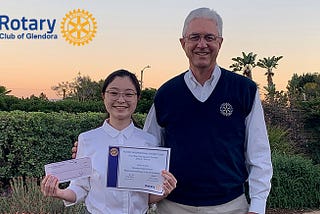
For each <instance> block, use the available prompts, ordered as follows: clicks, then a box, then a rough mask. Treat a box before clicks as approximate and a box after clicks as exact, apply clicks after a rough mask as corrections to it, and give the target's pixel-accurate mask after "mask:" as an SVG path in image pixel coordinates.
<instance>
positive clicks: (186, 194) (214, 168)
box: [154, 68, 257, 206]
mask: <svg viewBox="0 0 320 214" xmlns="http://www.w3.org/2000/svg"><path fill="white" fill-rule="evenodd" d="M184 74H185V73H183V74H180V75H178V76H176V77H174V78H173V79H171V80H169V81H168V82H166V83H165V84H164V85H163V86H161V87H160V88H159V90H158V92H157V94H156V97H155V101H154V104H155V109H156V116H157V121H158V124H159V125H160V126H161V127H163V128H164V130H165V131H164V141H165V145H164V146H165V147H169V148H171V160H170V171H171V172H172V173H173V175H174V176H175V177H176V178H177V180H178V183H177V187H176V189H175V190H174V191H173V192H172V193H171V194H170V195H169V196H168V199H169V200H171V201H174V202H177V203H181V204H185V205H191V206H214V205H219V204H223V203H226V202H229V201H231V200H233V199H235V198H236V197H238V196H240V195H241V194H243V184H244V183H245V181H246V179H247V177H248V173H247V170H246V164H245V130H246V127H245V119H246V117H247V116H248V114H249V113H250V111H251V108H252V105H253V102H254V98H255V94H256V90H257V87H256V84H255V83H254V82H253V81H251V80H249V79H248V78H246V77H243V76H240V75H238V74H235V73H232V72H230V71H227V70H225V69H222V68H221V77H220V79H219V81H218V83H217V85H216V87H215V89H214V90H213V92H212V94H211V95H210V97H209V98H208V99H207V100H206V101H205V102H200V101H198V100H197V99H196V98H195V97H194V96H193V94H192V93H191V91H190V90H189V89H188V87H187V85H186V83H185V81H184Z"/></svg>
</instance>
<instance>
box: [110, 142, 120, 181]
mask: <svg viewBox="0 0 320 214" xmlns="http://www.w3.org/2000/svg"><path fill="white" fill-rule="evenodd" d="M111 150H112V151H114V150H117V151H118V152H117V154H116V155H112V154H111V153H112V152H111ZM119 152H120V150H119V147H116V146H109V154H108V170H107V187H117V180H118V179H117V178H118V160H119Z"/></svg>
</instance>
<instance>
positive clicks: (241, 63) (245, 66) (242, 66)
mask: <svg viewBox="0 0 320 214" xmlns="http://www.w3.org/2000/svg"><path fill="white" fill-rule="evenodd" d="M256 57H257V54H254V53H252V52H250V53H249V54H248V55H247V54H246V53H244V52H242V57H239V56H238V57H236V58H232V60H233V61H235V62H236V63H234V64H232V65H230V68H232V69H233V71H234V72H236V71H243V75H244V76H246V77H248V78H249V79H252V69H253V68H254V67H255V66H256V62H255V61H256Z"/></svg>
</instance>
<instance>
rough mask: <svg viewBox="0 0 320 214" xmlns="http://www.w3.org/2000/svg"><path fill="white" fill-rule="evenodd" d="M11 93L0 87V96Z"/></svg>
mask: <svg viewBox="0 0 320 214" xmlns="http://www.w3.org/2000/svg"><path fill="white" fill-rule="evenodd" d="M10 92H11V90H7V89H6V87H4V86H2V85H0V96H4V95H7V94H9V93H10Z"/></svg>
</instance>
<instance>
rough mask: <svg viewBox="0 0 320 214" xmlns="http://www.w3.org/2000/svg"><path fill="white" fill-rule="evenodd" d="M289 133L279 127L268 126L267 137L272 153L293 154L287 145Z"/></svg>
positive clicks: (289, 145)
mask: <svg viewBox="0 0 320 214" xmlns="http://www.w3.org/2000/svg"><path fill="white" fill-rule="evenodd" d="M288 134H289V132H288V131H287V130H284V129H283V128H281V127H277V126H269V127H268V136H269V142H270V148H271V152H272V153H281V154H293V153H294V147H293V146H292V145H291V144H290V143H289V137H288Z"/></svg>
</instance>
